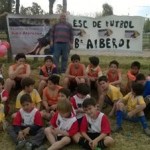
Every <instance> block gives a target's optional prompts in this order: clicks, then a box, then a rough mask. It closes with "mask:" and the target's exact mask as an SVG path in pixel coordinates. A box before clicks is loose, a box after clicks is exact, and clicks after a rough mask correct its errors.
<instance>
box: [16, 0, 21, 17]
mask: <svg viewBox="0 0 150 150" xmlns="http://www.w3.org/2000/svg"><path fill="white" fill-rule="evenodd" d="M19 8H20V0H16V14H19Z"/></svg>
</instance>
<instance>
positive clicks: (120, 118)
mask: <svg viewBox="0 0 150 150" xmlns="http://www.w3.org/2000/svg"><path fill="white" fill-rule="evenodd" d="M122 115H123V112H122V111H121V110H118V111H117V125H118V127H121V125H122Z"/></svg>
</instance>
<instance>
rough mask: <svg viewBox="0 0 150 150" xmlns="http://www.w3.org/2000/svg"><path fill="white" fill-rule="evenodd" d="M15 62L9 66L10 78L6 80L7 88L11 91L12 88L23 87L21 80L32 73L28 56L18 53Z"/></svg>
mask: <svg viewBox="0 0 150 150" xmlns="http://www.w3.org/2000/svg"><path fill="white" fill-rule="evenodd" d="M15 61H16V62H15V64H13V65H11V66H9V69H8V76H9V77H8V79H6V81H5V89H6V90H7V91H8V92H9V93H10V91H11V89H12V88H16V89H21V80H22V79H23V78H25V77H29V76H30V74H31V69H30V65H29V64H28V63H26V56H25V54H23V53H18V54H17V55H16V57H15Z"/></svg>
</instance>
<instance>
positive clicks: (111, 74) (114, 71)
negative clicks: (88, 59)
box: [107, 60, 122, 87]
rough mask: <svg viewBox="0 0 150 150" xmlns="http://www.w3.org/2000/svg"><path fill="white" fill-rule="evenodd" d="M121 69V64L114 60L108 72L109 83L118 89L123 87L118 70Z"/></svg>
mask: <svg viewBox="0 0 150 150" xmlns="http://www.w3.org/2000/svg"><path fill="white" fill-rule="evenodd" d="M118 67H119V63H118V62H117V61H116V60H113V61H111V62H110V63H109V69H108V72H107V78H108V82H109V83H110V84H111V85H114V86H116V87H120V86H121V80H122V77H121V72H120V70H119V69H118Z"/></svg>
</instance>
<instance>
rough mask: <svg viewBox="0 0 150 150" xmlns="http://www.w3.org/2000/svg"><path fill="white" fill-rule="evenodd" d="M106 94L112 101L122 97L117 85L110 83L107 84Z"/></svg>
mask: <svg viewBox="0 0 150 150" xmlns="http://www.w3.org/2000/svg"><path fill="white" fill-rule="evenodd" d="M107 96H108V97H109V98H110V100H111V101H112V102H114V101H116V100H119V99H121V98H122V97H123V95H122V93H121V92H120V90H119V89H118V88H117V87H115V86H113V85H110V84H109V88H108V91H107Z"/></svg>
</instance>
